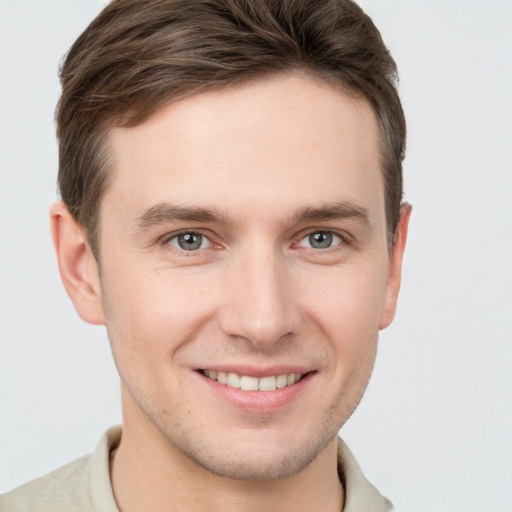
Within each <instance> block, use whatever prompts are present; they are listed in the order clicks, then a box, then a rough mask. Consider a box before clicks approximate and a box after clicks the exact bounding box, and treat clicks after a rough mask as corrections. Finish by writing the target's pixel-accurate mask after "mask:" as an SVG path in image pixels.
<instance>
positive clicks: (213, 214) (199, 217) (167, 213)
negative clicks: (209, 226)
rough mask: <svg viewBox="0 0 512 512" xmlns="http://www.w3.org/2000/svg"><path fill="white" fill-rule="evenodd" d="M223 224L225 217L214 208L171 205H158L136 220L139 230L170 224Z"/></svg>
mask: <svg viewBox="0 0 512 512" xmlns="http://www.w3.org/2000/svg"><path fill="white" fill-rule="evenodd" d="M175 221H185V222H208V223H214V222H222V221H224V215H223V214H222V213H221V212H220V211H218V210H216V209H214V208H189V207H186V206H178V205H175V204H171V203H158V204H156V205H155V206H152V207H151V208H148V209H147V210H145V211H143V212H142V213H141V214H140V215H138V216H137V219H136V227H137V229H139V230H143V229H148V228H150V227H153V226H157V225H159V224H165V223H168V222H175Z"/></svg>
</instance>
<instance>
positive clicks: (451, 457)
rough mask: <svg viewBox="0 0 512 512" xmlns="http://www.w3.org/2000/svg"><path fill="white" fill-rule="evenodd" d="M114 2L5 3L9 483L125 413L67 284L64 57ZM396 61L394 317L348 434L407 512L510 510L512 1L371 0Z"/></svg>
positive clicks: (85, 445) (1, 228)
mask: <svg viewBox="0 0 512 512" xmlns="http://www.w3.org/2000/svg"><path fill="white" fill-rule="evenodd" d="M104 4H105V2H103V1H100V0H73V1H69V0H46V1H44V2H42V1H40V0H0V73H1V75H0V101H1V104H0V115H1V124H0V168H1V173H0V315H1V318H0V340H1V344H0V492H2V491H7V490H9V489H10V488H12V487H14V486H16V485H18V484H21V483H22V482H24V481H26V480H28V479H31V478H34V477H36V476H38V475H40V474H43V473H45V472H47V471H49V470H50V469H53V468H55V467H57V466H59V465H61V464H63V463H65V462H67V461H70V460H72V459H73V458H76V457H79V456H81V455H83V454H84V453H88V452H90V451H92V450H93V449H94V447H95V444H96V442H97V440H98V438H99V436H100V434H101V433H102V432H103V430H105V429H106V428H107V427H108V426H109V425H111V424H113V423H117V422H119V421H120V407H119V391H118V388H119V384H118V378H117V375H116V373H115V368H114V365H113V363H112V360H111V356H110V351H109V347H108V343H107V339H106V335H105V331H104V329H103V328H99V327H92V326H89V325H86V324H84V323H83V322H82V321H81V320H80V319H79V318H78V316H77V315H76V313H75V312H74V310H73V308H72V305H71V303H70V301H69V300H68V298H67V296H66V295H65V292H64V290H63V288H62V286H61V284H60V280H59V276H58V270H57V266H56V262H55V258H54V255H53V249H52V247H51V243H50V236H49V223H48V216H47V211H48V207H49V205H50V204H51V203H52V201H53V200H54V199H55V197H56V192H55V180H56V172H57V156H56V155H57V149H56V143H55V136H54V126H53V110H54V107H55V103H56V101H57V98H58V94H59V87H58V80H57V64H58V61H59V59H60V58H61V57H62V55H63V54H64V53H65V51H66V50H67V49H68V47H69V46H70V45H71V43H72V42H73V41H74V39H75V38H76V37H77V36H78V35H79V33H80V32H81V31H82V30H83V29H84V28H85V26H86V25H87V23H88V22H89V21H91V20H92V18H93V17H94V15H95V14H96V13H97V12H98V11H99V10H100V8H101V7H102V6H103V5H104ZM361 4H362V5H363V7H364V8H366V10H367V12H368V13H369V14H370V15H371V16H372V17H373V19H374V21H375V22H376V24H377V25H378V26H379V28H380V29H381V32H382V33H383V36H384V39H385V41H386V42H387V44H388V45H389V47H390V48H391V50H392V53H393V54H394V56H395V58H396V60H397V62H398V65H399V68H400V72H401V86H400V90H401V95H402V98H403V103H404V107H405V109H406V114H407V117H408V125H409V147H408V156H407V159H406V164H405V174H406V198H407V200H409V201H410V202H412V203H413V205H414V211H413V218H412V222H411V227H410V229H411V232H410V239H409V246H408V250H407V252H406V263H405V270H404V285H403V291H402V295H401V300H400V305H399V310H398V315H397V319H396V320H395V323H394V325H393V326H392V327H391V328H389V329H388V330H387V331H385V332H383V333H382V336H381V345H380V351H379V357H378V361H377V365H376V368H375V372H374V376H373V379H372V382H371V384H370V387H369V389H368V392H367V394H366V396H365V398H364V400H363V402H362V404H361V406H360V407H359V409H358V410H357V412H356V413H355V414H354V416H353V417H352V419H351V420H349V422H348V423H347V425H346V426H345V427H344V429H343V430H342V435H343V437H344V438H345V440H346V441H347V442H348V444H349V445H350V446H351V448H352V450H353V451H354V452H355V454H356V456H357V457H358V459H359V461H360V463H361V465H362V466H363V468H364V470H365V472H366V474H367V476H368V477H369V478H370V480H371V481H372V482H374V483H375V484H376V485H377V487H378V488H379V489H380V490H381V491H382V492H383V493H384V494H386V495H388V496H389V497H391V498H392V499H393V501H394V502H395V504H396V507H397V510H402V511H405V512H407V511H410V512H412V511H414V512H445V511H446V512H458V511H460V512H477V511H478V512H481V511H482V510H485V511H492V512H501V511H503V512H511V511H512V435H511V434H512V412H511V409H512V398H511V391H512V371H511V367H512V343H511V342H512V335H511V332H512V198H511V196H512V151H511V146H512V100H511V95H512V29H511V26H512V1H510V0H430V1H427V0H423V1H419V0H418V1H415V0H388V1H386V2H383V1H382V0H364V1H361Z"/></svg>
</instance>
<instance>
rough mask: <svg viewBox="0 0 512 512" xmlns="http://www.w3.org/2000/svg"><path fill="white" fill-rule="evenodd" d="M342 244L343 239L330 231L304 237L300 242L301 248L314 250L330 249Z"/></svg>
mask: <svg viewBox="0 0 512 512" xmlns="http://www.w3.org/2000/svg"><path fill="white" fill-rule="evenodd" d="M341 242H342V240H341V238H340V237H339V236H338V235H336V234H334V233H331V232H330V231H317V232H316V233H311V234H310V235H308V236H306V237H304V238H303V239H302V240H301V241H300V243H299V246H301V247H311V248H313V249H328V248H329V247H332V246H334V245H338V244H340V243H341Z"/></svg>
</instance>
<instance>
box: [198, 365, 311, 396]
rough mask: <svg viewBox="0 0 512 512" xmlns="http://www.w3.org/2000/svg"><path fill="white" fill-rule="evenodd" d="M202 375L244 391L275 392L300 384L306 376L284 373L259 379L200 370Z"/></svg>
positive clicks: (232, 373)
mask: <svg viewBox="0 0 512 512" xmlns="http://www.w3.org/2000/svg"><path fill="white" fill-rule="evenodd" d="M200 373H201V374H203V375H204V376H205V377H208V378H209V379H211V380H214V381H217V382H219V383H220V384H225V385H226V386H229V387H231V388H235V389H241V390H242V391H275V390H276V389H282V388H286V387H287V386H291V385H292V384H295V383H296V382H299V381H300V380H301V379H302V377H304V376H305V375H306V374H302V373H283V374H281V375H269V376H266V377H260V378H258V377H250V376H248V375H239V374H238V373H234V372H220V371H216V370H200Z"/></svg>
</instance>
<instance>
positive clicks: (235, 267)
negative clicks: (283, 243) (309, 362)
mask: <svg viewBox="0 0 512 512" xmlns="http://www.w3.org/2000/svg"><path fill="white" fill-rule="evenodd" d="M222 288H223V293H224V300H223V308H222V309H221V311H220V323H221V327H222V330H223V331H224V332H225V333H226V334H227V335H228V336H230V337H232V338H238V339H244V340H247V341H248V342H250V343H251V344H252V345H254V346H255V347H257V348H259V349H260V350H263V349H270V348H271V347H272V346H273V345H274V344H275V343H277V342H280V341H282V340H283V339H284V338H285V337H287V336H289V335H291V334H294V332H295V331H296V329H297V327H298V320H299V314H298V311H297V308H296V305H295V303H294V300H293V283H292V276H291V275H290V271H289V269H288V268H287V265H286V262H285V261H283V260H282V259H280V258H279V255H276V254H274V253H273V252H271V251H268V252H267V253H266V254H264V253H263V251H259V252H257V253H254V252H252V253H251V254H245V255H240V256H239V257H238V258H236V259H235V261H233V262H232V263H231V264H230V268H229V271H228V272H226V280H225V281H224V286H223V287H222Z"/></svg>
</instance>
